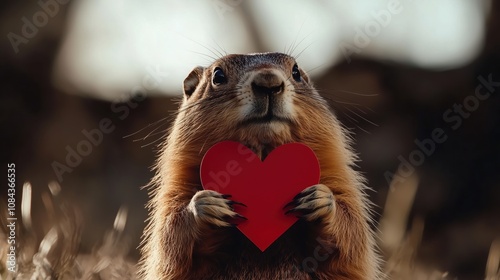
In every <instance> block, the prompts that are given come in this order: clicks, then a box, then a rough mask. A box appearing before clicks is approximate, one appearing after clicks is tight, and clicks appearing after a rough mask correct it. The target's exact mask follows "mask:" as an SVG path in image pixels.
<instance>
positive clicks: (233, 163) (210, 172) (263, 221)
mask: <svg viewBox="0 0 500 280" xmlns="http://www.w3.org/2000/svg"><path fill="white" fill-rule="evenodd" d="M200 169H201V170H200V173H201V182H202V185H203V188H204V189H206V190H214V191H217V192H219V193H221V194H230V195H232V198H231V199H232V200H234V201H239V202H242V203H244V204H245V205H246V206H247V207H241V208H237V209H236V211H237V212H238V213H240V214H241V215H243V216H245V217H246V218H247V219H248V220H247V221H244V222H242V223H241V224H239V225H238V229H239V230H240V231H241V232H242V233H243V234H244V235H245V236H246V237H247V238H248V239H250V240H251V241H252V242H253V243H254V244H255V245H256V246H257V247H258V248H259V249H260V250H261V251H264V250H266V249H267V248H268V247H269V246H270V245H271V244H272V243H273V242H274V241H275V240H276V239H278V237H280V236H281V235H282V234H283V233H284V232H285V231H286V230H287V229H288V228H290V227H291V226H292V225H293V224H294V223H295V222H296V221H297V218H296V217H294V216H293V215H285V211H284V210H283V207H284V206H285V205H286V204H287V203H288V202H290V201H292V199H293V197H294V196H295V195H297V194H298V193H300V192H301V191H302V190H304V189H305V188H307V187H310V186H312V185H315V184H318V183H319V178H320V167H319V162H318V159H317V158H316V155H315V154H314V152H313V151H312V150H311V148H309V147H308V146H306V145H304V144H300V143H290V144H285V145H282V146H279V147H278V148H276V149H274V150H273V151H272V152H271V153H270V154H269V155H268V156H267V158H266V159H265V160H264V162H262V161H260V160H259V158H258V157H257V156H256V155H255V154H254V153H253V152H252V151H251V150H250V149H248V148H247V147H245V146H244V145H242V144H240V143H237V142H232V141H224V142H220V143H217V144H215V145H214V146H213V147H211V148H210V149H209V150H208V151H207V153H206V154H205V156H204V157H203V160H202V162H201V167H200Z"/></svg>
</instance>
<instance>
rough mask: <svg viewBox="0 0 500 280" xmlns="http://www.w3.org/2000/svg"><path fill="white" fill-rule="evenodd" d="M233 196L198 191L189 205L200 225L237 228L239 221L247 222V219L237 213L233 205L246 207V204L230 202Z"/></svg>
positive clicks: (209, 191)
mask: <svg viewBox="0 0 500 280" xmlns="http://www.w3.org/2000/svg"><path fill="white" fill-rule="evenodd" d="M230 197H231V195H228V194H224V195H223V194H220V193H218V192H216V191H211V190H202V191H198V192H197V193H196V194H195V195H194V196H193V198H192V199H191V202H190V203H189V205H188V207H187V208H188V210H189V211H191V212H192V213H193V215H194V217H195V220H196V221H197V222H199V223H206V224H212V225H215V226H219V227H228V226H236V225H237V223H235V222H236V221H237V219H242V220H246V219H247V218H245V217H243V216H242V215H240V214H238V213H236V212H235V211H234V208H233V205H241V206H246V205H245V204H243V203H241V202H238V201H233V200H229V199H228V198H230Z"/></svg>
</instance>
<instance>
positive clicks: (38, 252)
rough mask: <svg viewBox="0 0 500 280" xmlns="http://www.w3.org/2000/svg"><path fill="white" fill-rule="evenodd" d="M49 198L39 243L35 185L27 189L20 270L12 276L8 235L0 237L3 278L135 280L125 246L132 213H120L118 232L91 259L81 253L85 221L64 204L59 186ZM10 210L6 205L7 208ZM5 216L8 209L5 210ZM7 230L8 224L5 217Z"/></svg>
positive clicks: (108, 236) (53, 187) (107, 237)
mask: <svg viewBox="0 0 500 280" xmlns="http://www.w3.org/2000/svg"><path fill="white" fill-rule="evenodd" d="M49 190H50V194H49V193H46V194H44V195H43V197H42V201H43V202H44V207H45V210H46V212H47V215H45V216H46V217H47V221H45V222H44V223H43V224H44V229H42V231H43V234H42V238H39V237H38V236H37V234H36V233H35V232H36V230H34V229H33V228H32V225H33V222H32V219H31V186H30V184H29V183H26V184H25V185H24V187H23V197H22V202H21V216H22V229H21V230H19V227H18V230H17V233H16V243H18V244H17V250H16V252H17V253H18V256H17V257H18V259H17V264H18V271H17V273H10V272H9V271H7V269H6V267H5V264H6V257H7V252H6V250H7V249H6V248H7V242H6V241H7V238H6V237H7V236H6V233H5V232H3V231H1V232H0V248H2V249H0V254H1V255H0V256H1V264H0V279H6V280H11V279H19V280H21V279H32V280H35V279H44V280H48V279H96V280H97V279H135V278H137V277H136V275H135V264H134V263H132V262H130V261H128V260H127V254H128V251H129V246H128V244H127V243H126V242H124V231H123V230H124V228H125V224H126V221H127V210H126V209H125V208H122V209H120V210H119V211H118V214H117V216H116V219H115V223H114V226H113V228H112V229H111V230H110V231H108V232H107V233H106V234H105V236H104V238H103V240H102V244H101V245H100V246H98V247H96V249H95V250H93V252H92V253H91V254H81V253H79V245H80V237H81V236H80V234H81V232H82V228H81V225H82V218H81V216H80V215H79V213H78V211H77V210H76V209H75V208H74V207H71V206H70V205H68V204H67V203H65V202H64V201H62V200H61V199H60V195H59V194H60V190H61V188H60V186H59V184H57V183H51V184H49ZM3 208H5V205H3ZM2 210H3V211H2V213H5V211H4V210H5V209H2ZM1 222H2V229H5V228H6V223H7V220H6V219H5V215H2V219H1Z"/></svg>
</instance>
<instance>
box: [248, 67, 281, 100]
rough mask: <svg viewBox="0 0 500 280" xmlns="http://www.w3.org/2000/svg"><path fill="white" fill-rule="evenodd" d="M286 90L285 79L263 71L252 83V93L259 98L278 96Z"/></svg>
mask: <svg viewBox="0 0 500 280" xmlns="http://www.w3.org/2000/svg"><path fill="white" fill-rule="evenodd" d="M284 88H285V83H284V81H283V79H282V78H281V77H279V76H278V75H277V74H276V73H274V72H272V71H261V72H259V73H257V74H256V75H255V76H254V78H253V81H252V91H253V93H254V94H255V95H256V96H257V97H267V96H272V95H277V94H280V93H282V92H283V90H284Z"/></svg>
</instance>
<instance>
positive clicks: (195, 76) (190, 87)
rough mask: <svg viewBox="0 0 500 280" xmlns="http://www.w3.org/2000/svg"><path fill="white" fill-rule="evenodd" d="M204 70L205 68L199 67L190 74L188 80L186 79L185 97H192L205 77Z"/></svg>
mask: <svg viewBox="0 0 500 280" xmlns="http://www.w3.org/2000/svg"><path fill="white" fill-rule="evenodd" d="M203 70H205V68H203V67H201V66H198V67H196V68H194V69H193V70H192V71H191V73H189V75H188V76H187V77H186V79H184V95H185V96H186V97H190V96H191V94H193V92H194V91H195V90H196V87H197V86H198V84H199V83H200V81H201V78H202V76H203Z"/></svg>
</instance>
